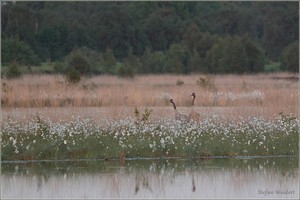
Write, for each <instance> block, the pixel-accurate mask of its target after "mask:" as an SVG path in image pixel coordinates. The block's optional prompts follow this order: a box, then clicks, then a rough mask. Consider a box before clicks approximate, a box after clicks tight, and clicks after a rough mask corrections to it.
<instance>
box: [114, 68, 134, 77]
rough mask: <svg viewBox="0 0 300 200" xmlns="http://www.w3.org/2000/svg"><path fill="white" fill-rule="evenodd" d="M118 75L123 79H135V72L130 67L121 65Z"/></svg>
mask: <svg viewBox="0 0 300 200" xmlns="http://www.w3.org/2000/svg"><path fill="white" fill-rule="evenodd" d="M117 75H118V76H120V77H122V78H131V79H132V78H134V75H135V72H134V70H133V68H132V67H131V66H129V65H119V66H118V69H117Z"/></svg>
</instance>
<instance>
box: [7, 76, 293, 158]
mask: <svg viewBox="0 0 300 200" xmlns="http://www.w3.org/2000/svg"><path fill="white" fill-rule="evenodd" d="M297 78H298V75H297V74H287V73H280V74H267V75H265V74H258V75H240V76H238V75H217V76H213V77H212V76H205V75H189V76H183V75H148V76H137V77H136V78H134V79H121V78H118V77H113V76H96V77H91V78H89V79H85V80H84V81H83V82H82V83H80V84H78V85H70V84H67V83H66V82H65V81H64V77H62V76H59V75H26V76H23V77H22V78H21V79H9V80H5V79H3V80H2V95H1V97H2V98H1V102H2V125H1V126H2V129H1V133H2V138H1V139H2V143H1V147H2V149H1V152H2V160H60V159H121V160H124V159H125V158H145V157H146V158H161V157H211V156H282V155H289V156H298V155H299V152H298V150H299V149H298V148H299V147H298V144H299V120H298V118H297V117H296V116H297V112H298V81H297ZM192 92H195V93H196V95H197V98H196V102H195V110H196V111H197V112H198V113H200V114H201V121H200V122H194V121H191V122H189V123H185V122H180V121H177V120H175V119H174V111H173V108H172V106H171V104H170V102H169V99H170V98H173V99H174V101H175V102H176V104H177V106H178V110H179V111H180V112H182V113H185V114H187V113H188V112H189V111H190V106H191V97H190V95H191V93H192ZM135 111H138V112H135Z"/></svg>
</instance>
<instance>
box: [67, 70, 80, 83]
mask: <svg viewBox="0 0 300 200" xmlns="http://www.w3.org/2000/svg"><path fill="white" fill-rule="evenodd" d="M80 80H81V77H80V73H79V72H78V71H77V70H76V69H74V68H71V69H69V71H68V72H67V74H66V81H67V82H68V83H71V84H77V83H79V82H80Z"/></svg>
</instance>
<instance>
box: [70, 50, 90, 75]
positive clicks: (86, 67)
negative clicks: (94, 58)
mask: <svg viewBox="0 0 300 200" xmlns="http://www.w3.org/2000/svg"><path fill="white" fill-rule="evenodd" d="M69 67H70V68H73V69H75V70H76V71H77V72H78V73H79V74H80V75H86V74H88V73H90V64H89V63H88V61H87V59H86V58H85V57H84V56H83V55H81V54H79V53H74V54H73V55H72V56H71V58H70V60H69Z"/></svg>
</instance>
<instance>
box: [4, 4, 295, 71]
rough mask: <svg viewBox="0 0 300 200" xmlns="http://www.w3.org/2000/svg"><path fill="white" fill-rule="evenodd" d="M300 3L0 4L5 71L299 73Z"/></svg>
mask: <svg viewBox="0 0 300 200" xmlns="http://www.w3.org/2000/svg"><path fill="white" fill-rule="evenodd" d="M298 8H299V3H298V2H296V1H295V2H276V1H275V2H256V1H255V2H202V1H199V2H197V1H195V2H67V1H66V2H46V1H44V2H41V1H40V2H1V28H2V34H1V37H2V38H1V39H2V44H1V48H2V54H1V56H2V65H11V63H13V65H20V66H30V65H40V64H41V63H44V62H49V63H53V69H54V71H55V72H58V73H64V72H67V71H68V70H70V69H71V68H72V69H73V70H76V71H77V72H78V73H80V74H87V73H97V74H119V75H121V76H132V75H134V74H136V73H138V74H147V73H192V72H203V73H252V72H263V71H264V70H265V68H264V66H265V65H266V64H268V63H272V62H279V63H280V69H279V70H288V71H298V70H299V69H298V63H299V56H298V55H299V50H298V49H299V45H298V37H299V25H298V24H299V10H298Z"/></svg>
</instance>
